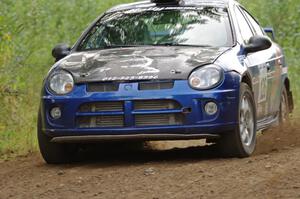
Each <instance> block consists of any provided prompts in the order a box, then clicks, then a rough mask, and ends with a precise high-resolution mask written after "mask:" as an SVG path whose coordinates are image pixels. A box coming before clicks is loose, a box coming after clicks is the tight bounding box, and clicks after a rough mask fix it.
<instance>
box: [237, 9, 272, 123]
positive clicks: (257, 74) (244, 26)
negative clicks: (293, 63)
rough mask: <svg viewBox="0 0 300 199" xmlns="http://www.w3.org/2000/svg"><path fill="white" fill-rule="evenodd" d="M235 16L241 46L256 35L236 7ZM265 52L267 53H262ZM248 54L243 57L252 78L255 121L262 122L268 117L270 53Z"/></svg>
mask: <svg viewBox="0 0 300 199" xmlns="http://www.w3.org/2000/svg"><path fill="white" fill-rule="evenodd" d="M235 15H236V19H237V23H238V30H239V31H240V34H241V37H242V40H243V41H242V45H245V44H247V43H248V41H249V39H250V38H251V37H252V36H254V35H255V34H256V33H255V31H254V30H253V28H252V27H251V26H250V24H249V22H248V21H247V19H246V18H245V16H244V14H243V13H242V12H241V9H240V8H239V7H238V6H235ZM264 51H267V52H264ZM264 51H259V52H255V53H249V54H247V55H245V56H246V57H245V58H244V64H245V66H246V67H247V68H248V71H249V72H250V74H251V77H252V86H253V91H254V99H255V103H256V111H257V119H258V121H259V120H263V119H265V118H266V117H267V116H268V115H269V110H268V100H267V99H268V69H267V64H266V60H268V59H269V58H270V56H271V54H272V53H270V52H269V51H268V50H264Z"/></svg>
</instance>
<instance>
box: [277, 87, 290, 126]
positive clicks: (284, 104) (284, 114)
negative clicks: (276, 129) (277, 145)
mask: <svg viewBox="0 0 300 199" xmlns="http://www.w3.org/2000/svg"><path fill="white" fill-rule="evenodd" d="M289 112H290V110H289V101H288V95H287V90H286V87H285V86H283V88H282V92H281V97H280V109H279V123H280V124H281V125H282V124H284V123H286V122H287V121H288V119H289Z"/></svg>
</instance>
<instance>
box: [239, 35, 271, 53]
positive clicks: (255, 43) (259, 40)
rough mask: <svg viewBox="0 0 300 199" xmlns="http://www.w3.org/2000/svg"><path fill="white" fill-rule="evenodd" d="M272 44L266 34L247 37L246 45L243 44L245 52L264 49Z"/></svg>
mask: <svg viewBox="0 0 300 199" xmlns="http://www.w3.org/2000/svg"><path fill="white" fill-rule="evenodd" d="M271 46H272V42H271V40H270V39H269V38H268V37H266V36H259V35H255V36H253V37H251V38H250V39H249V42H248V44H247V45H245V46H244V49H245V52H246V53H254V52H258V51H261V50H266V49H268V48H270V47H271Z"/></svg>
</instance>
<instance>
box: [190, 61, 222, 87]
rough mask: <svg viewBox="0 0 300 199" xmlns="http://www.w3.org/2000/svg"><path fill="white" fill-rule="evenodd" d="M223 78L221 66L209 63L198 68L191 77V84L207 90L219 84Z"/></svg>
mask: <svg viewBox="0 0 300 199" xmlns="http://www.w3.org/2000/svg"><path fill="white" fill-rule="evenodd" d="M222 78H223V71H222V69H221V67H219V66H216V65H213V64H211V65H207V66H203V67H200V68H199V69H196V70H195V71H194V72H192V74H191V75H190V77H189V84H190V86H191V87H192V88H194V89H199V90H206V89H211V88H213V87H215V86H217V85H218V84H219V83H220V82H221V81H222Z"/></svg>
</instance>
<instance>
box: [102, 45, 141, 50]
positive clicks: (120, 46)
mask: <svg viewBox="0 0 300 199" xmlns="http://www.w3.org/2000/svg"><path fill="white" fill-rule="evenodd" d="M138 46H139V45H110V46H105V47H104V48H105V49H109V48H131V47H138Z"/></svg>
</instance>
